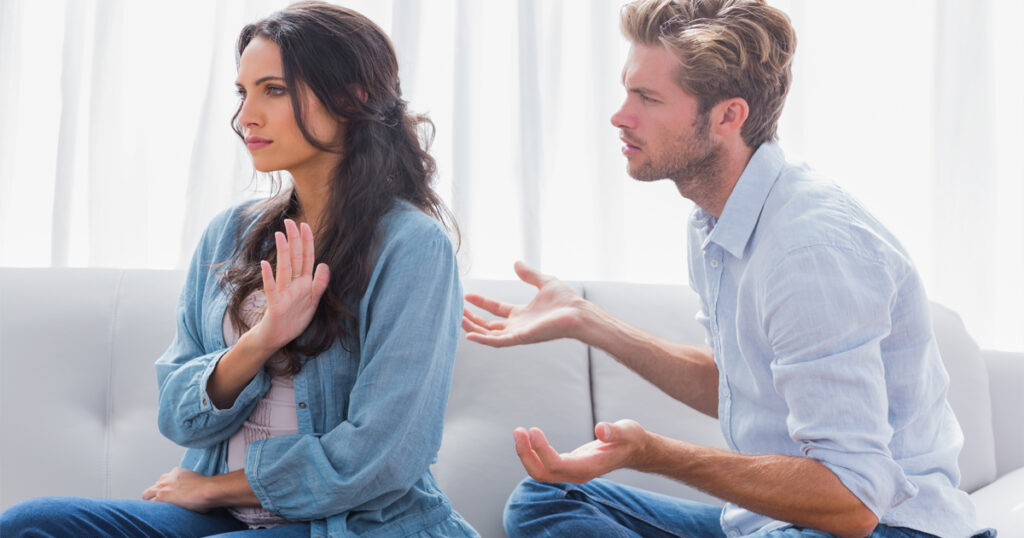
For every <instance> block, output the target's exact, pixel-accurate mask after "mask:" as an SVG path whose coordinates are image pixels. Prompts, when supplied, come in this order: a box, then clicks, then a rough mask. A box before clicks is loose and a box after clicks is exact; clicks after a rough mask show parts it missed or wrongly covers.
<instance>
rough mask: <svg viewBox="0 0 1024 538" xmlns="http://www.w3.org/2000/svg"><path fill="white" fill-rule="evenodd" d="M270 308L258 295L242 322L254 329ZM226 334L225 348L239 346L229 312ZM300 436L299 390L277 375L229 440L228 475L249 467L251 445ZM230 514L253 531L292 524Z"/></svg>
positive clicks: (277, 358) (277, 359) (244, 511)
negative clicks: (247, 455) (247, 463)
mask: <svg viewBox="0 0 1024 538" xmlns="http://www.w3.org/2000/svg"><path fill="white" fill-rule="evenodd" d="M266 305H267V302H266V297H265V296H264V295H263V292H262V291H257V292H254V293H253V294H252V295H249V297H247V298H246V300H245V303H243V304H242V319H244V320H245V322H246V323H247V324H248V325H249V326H250V327H252V326H253V325H255V324H256V323H257V322H258V321H259V320H260V319H261V318H262V317H263V312H264V310H265V308H266ZM223 330H224V343H225V344H227V345H229V346H232V345H234V344H235V343H236V342H238V338H239V337H240V336H241V334H240V333H239V331H238V329H237V328H236V327H235V326H234V323H232V322H231V316H230V315H229V314H228V313H226V312H225V314H224V329H223ZM284 360H285V358H284V356H283V355H282V354H280V353H277V354H275V355H274V356H273V357H271V358H270V360H269V361H267V362H268V364H271V363H278V364H281V363H283V361H284ZM296 433H299V422H298V415H297V414H296V411H295V388H294V385H293V383H292V377H291V376H290V375H273V376H271V378H270V389H269V390H267V393H266V394H264V395H263V398H261V399H260V400H259V401H258V402H256V407H255V408H254V409H253V410H252V413H251V414H250V415H249V418H247V419H246V420H245V422H244V423H242V427H241V428H239V429H238V431H236V432H235V433H234V435H232V436H231V438H230V439H228V471H237V470H239V469H242V468H244V467H245V449H246V447H247V446H248V445H249V443H251V442H253V441H261V440H264V439H270V438H271V437H277V436H280V435H291V434H296ZM228 511H229V512H231V515H233V516H234V517H235V518H236V519H238V520H239V521H241V522H243V523H245V524H247V525H249V527H250V528H260V527H274V526H277V525H281V524H283V523H288V520H286V519H284V518H282V517H280V516H277V515H274V514H272V513H270V512H268V511H266V510H264V509H263V508H261V507H253V506H239V507H228Z"/></svg>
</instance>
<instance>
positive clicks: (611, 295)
mask: <svg viewBox="0 0 1024 538" xmlns="http://www.w3.org/2000/svg"><path fill="white" fill-rule="evenodd" d="M584 293H585V296H586V298H587V300H589V301H591V302H593V303H594V304H596V305H598V306H600V307H601V308H603V309H605V310H606V311H608V313H610V314H611V315H613V316H615V317H618V318H620V319H622V320H624V321H626V322H627V323H630V324H632V325H635V326H637V327H641V328H643V329H645V330H648V331H650V332H653V333H654V334H657V335H658V336H661V337H663V338H667V339H669V340H672V341H676V342H692V343H695V344H703V343H704V329H703V328H702V327H701V326H700V324H699V323H697V321H696V317H695V316H696V313H697V310H698V308H699V306H698V305H699V302H698V299H697V295H696V294H695V293H693V291H691V290H690V288H688V287H683V286H668V285H644V284H626V283H619V282H588V283H586V284H585V286H584ZM591 353H592V357H591V358H592V360H591V369H592V375H593V385H594V415H595V418H596V419H597V421H608V422H614V421H616V420H619V419H624V418H631V419H634V420H636V421H637V422H639V423H640V424H642V425H643V426H644V427H645V428H647V429H649V430H651V431H653V432H656V433H660V434H662V435H666V436H668V437H672V438H674V439H683V440H686V441H690V442H694V443H698V444H702V445H706V446H713V447H718V448H726V443H725V439H724V438H723V437H722V432H721V429H720V428H719V424H718V420H717V419H714V418H712V417H709V416H707V415H705V414H703V413H700V412H698V411H694V410H693V409H691V408H690V407H688V406H686V405H684V404H682V403H680V402H678V401H676V400H674V399H673V398H671V397H670V396H668V395H667V394H665V393H664V392H661V390H659V389H658V388H657V387H655V386H654V385H652V384H651V383H648V382H647V381H646V380H644V379H643V378H641V377H640V376H638V375H637V374H635V373H633V372H632V371H631V370H629V369H628V368H626V367H625V366H623V365H621V364H620V363H619V362H617V361H616V360H615V359H613V358H612V357H611V356H610V355H608V354H607V353H605V352H604V351H601V350H599V349H593V350H592V352H591ZM607 478H609V479H612V480H616V481H618V482H621V483H623V484H627V485H631V486H636V487H641V488H644V489H647V490H650V491H655V492H658V493H664V494H667V495H674V496H677V497H682V498H686V499H691V500H695V501H699V502H706V503H712V504H722V503H721V501H719V500H717V499H715V498H714V497H711V496H709V495H707V494H706V493H703V492H701V491H698V490H696V489H693V488H690V487H689V486H685V485H683V484H682V483H680V482H676V481H674V480H670V479H668V478H665V477H663V476H659V475H654V474H645V473H639V472H636V471H632V470H619V471H615V472H613V473H609V474H608V476H607Z"/></svg>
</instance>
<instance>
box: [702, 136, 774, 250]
mask: <svg viewBox="0 0 1024 538" xmlns="http://www.w3.org/2000/svg"><path fill="white" fill-rule="evenodd" d="M785 164H786V157H785V155H783V153H782V148H780V147H779V146H778V144H776V143H774V142H766V143H764V144H761V146H760V147H759V148H757V151H755V152H754V155H752V156H751V157H750V162H748V163H747V166H746V168H744V169H743V174H741V175H740V179H739V181H737V182H736V185H735V186H734V187H733V189H732V193H730V194H729V199H728V200H726V202H725V208H724V209H723V210H722V215H721V216H720V217H719V218H718V221H717V223H715V221H714V217H712V216H711V215H710V214H709V213H707V212H706V211H704V210H703V209H700V208H697V211H696V212H695V213H694V224H695V225H697V226H698V227H703V228H705V229H708V228H711V225H712V224H713V226H714V228H713V229H711V233H710V234H709V235H708V237H707V240H706V241H705V244H704V245H703V246H705V247H706V246H707V243H708V242H713V243H716V244H718V245H719V246H721V247H722V248H723V249H725V250H726V251H728V252H729V254H732V255H733V256H735V257H736V258H742V257H743V252H744V250H746V248H747V243H748V242H749V241H750V236H751V235H753V233H754V227H755V226H757V220H758V218H760V216H761V209H762V208H763V207H764V203H765V200H767V199H768V193H769V192H771V190H772V187H773V186H774V185H775V181H776V180H777V179H778V177H779V174H780V173H781V172H782V168H783V166H785Z"/></svg>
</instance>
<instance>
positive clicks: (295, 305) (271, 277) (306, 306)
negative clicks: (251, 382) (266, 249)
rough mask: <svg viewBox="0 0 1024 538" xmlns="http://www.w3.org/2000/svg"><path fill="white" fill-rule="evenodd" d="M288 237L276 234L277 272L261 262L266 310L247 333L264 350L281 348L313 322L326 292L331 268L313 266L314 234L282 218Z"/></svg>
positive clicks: (323, 264)
mask: <svg viewBox="0 0 1024 538" xmlns="http://www.w3.org/2000/svg"><path fill="white" fill-rule="evenodd" d="M284 227H285V231H286V232H287V235H285V234H283V233H281V232H277V233H275V234H274V239H275V240H276V242H277V272H276V275H275V273H274V271H271V268H270V262H267V261H262V262H260V267H261V268H262V269H263V293H264V295H266V299H267V308H266V312H264V314H263V318H262V319H261V320H260V321H259V322H258V323H257V324H256V325H255V326H254V327H253V328H252V329H251V330H250V332H251V333H253V336H255V337H256V338H257V340H258V341H259V342H260V343H261V345H262V346H264V347H266V348H267V349H274V350H277V349H281V348H283V347H284V346H286V345H288V342H291V341H292V340H294V339H295V338H297V337H298V336H299V335H300V334H302V333H303V331H305V330H306V327H307V326H309V322H310V321H312V320H313V314H315V313H316V309H317V305H319V304H320V298H321V297H322V296H323V294H324V291H326V290H327V283H328V281H329V280H330V269H329V268H328V267H327V264H325V263H321V264H320V265H317V266H315V271H314V260H313V256H314V253H315V252H316V251H315V250H314V248H313V231H312V229H310V227H309V225H308V224H306V223H302V225H301V226H296V225H295V221H293V220H291V219H285V221H284Z"/></svg>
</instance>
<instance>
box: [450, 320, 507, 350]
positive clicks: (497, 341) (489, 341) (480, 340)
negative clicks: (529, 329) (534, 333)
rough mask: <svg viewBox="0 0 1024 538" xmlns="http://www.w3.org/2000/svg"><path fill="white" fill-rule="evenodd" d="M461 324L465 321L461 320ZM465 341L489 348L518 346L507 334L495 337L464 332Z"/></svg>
mask: <svg viewBox="0 0 1024 538" xmlns="http://www.w3.org/2000/svg"><path fill="white" fill-rule="evenodd" d="M463 322H465V320H463ZM466 340H469V341H470V342H476V343H477V344H483V345H485V346H491V347H508V346H514V345H516V344H518V342H517V341H516V339H515V337H513V336H510V335H507V334H505V335H500V336H496V335H493V334H486V333H479V332H469V331H467V332H466Z"/></svg>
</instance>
